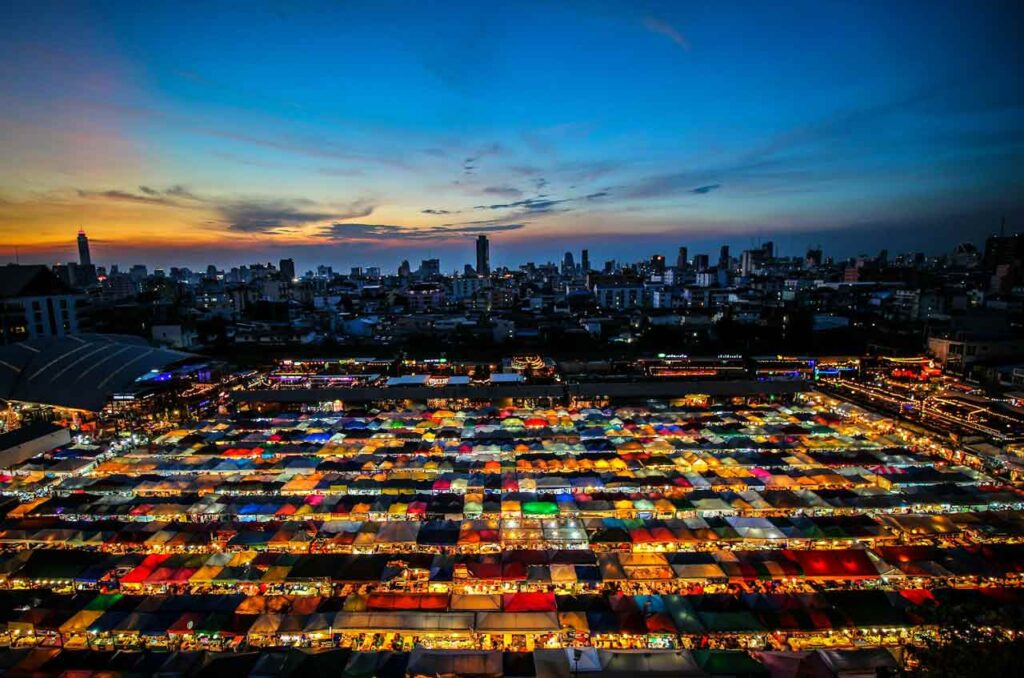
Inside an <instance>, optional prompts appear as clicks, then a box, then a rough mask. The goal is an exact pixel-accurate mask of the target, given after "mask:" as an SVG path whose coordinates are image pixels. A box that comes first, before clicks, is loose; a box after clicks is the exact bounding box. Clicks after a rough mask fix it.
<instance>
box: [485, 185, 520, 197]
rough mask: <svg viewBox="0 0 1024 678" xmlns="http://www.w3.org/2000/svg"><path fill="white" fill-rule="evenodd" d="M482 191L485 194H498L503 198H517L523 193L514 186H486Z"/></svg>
mask: <svg viewBox="0 0 1024 678" xmlns="http://www.w3.org/2000/svg"><path fill="white" fill-rule="evenodd" d="M482 192H483V193H484V194H486V195H498V196H501V197H503V198H518V197H519V196H521V195H522V194H523V192H522V191H520V190H519V189H518V188H515V187H514V186H488V187H487V188H485V189H484V190H483V191H482Z"/></svg>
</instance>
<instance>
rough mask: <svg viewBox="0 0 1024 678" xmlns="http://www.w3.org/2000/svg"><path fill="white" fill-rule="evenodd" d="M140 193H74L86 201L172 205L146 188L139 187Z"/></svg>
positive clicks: (80, 191) (168, 200)
mask: <svg viewBox="0 0 1024 678" xmlns="http://www.w3.org/2000/svg"><path fill="white" fill-rule="evenodd" d="M139 189H140V191H141V192H140V193H132V192H131V191H118V190H110V191H86V190H81V189H79V190H78V191H76V193H78V197H80V198H86V199H102V200H114V201H117V202H134V203H139V204H143V205H172V204H174V201H173V200H170V199H168V198H166V197H164V196H161V195H159V194H158V193H150V192H149V191H150V190H152V189H149V188H148V187H147V186H140V187H139Z"/></svg>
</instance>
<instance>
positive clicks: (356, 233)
mask: <svg viewBox="0 0 1024 678" xmlns="http://www.w3.org/2000/svg"><path fill="white" fill-rule="evenodd" d="M525 226H526V224H524V223H514V224H507V223H494V222H481V223H476V222H469V223H466V224H449V225H445V226H427V227H422V226H399V225H396V224H362V223H353V222H343V223H335V224H330V225H328V226H324V227H323V228H322V229H320V231H319V235H320V236H321V237H324V238H327V239H329V240H332V241H335V242H337V241H341V242H344V241H367V240H381V241H395V242H397V241H417V240H449V239H453V238H465V237H469V236H476V235H485V234H488V233H501V232H506V231H517V230H519V229H521V228H524V227H525Z"/></svg>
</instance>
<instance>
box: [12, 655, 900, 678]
mask: <svg viewBox="0 0 1024 678" xmlns="http://www.w3.org/2000/svg"><path fill="white" fill-rule="evenodd" d="M899 665H900V655H899V653H895V654H894V653H892V652H890V651H888V650H884V649H878V650H817V651H808V652H770V651H762V652H746V651H742V650H695V651H686V650H678V651H664V652H650V651H644V652H632V651H613V650H593V649H590V648H584V649H582V650H580V651H578V652H577V651H573V650H538V651H536V652H533V653H523V652H501V651H480V650H442V649H430V648H417V649H415V650H413V651H411V652H392V651H381V652H374V651H353V650H349V649H328V650H316V651H313V650H299V649H289V650H264V651H255V652H239V653H214V652H208V651H203V650H193V651H175V652H132V651H109V652H104V651H89V652H85V651H73V650H59V649H25V650H15V651H12V652H9V653H7V654H6V655H4V656H3V657H2V658H0V670H3V671H4V673H5V675H11V676H19V675H26V674H31V675H36V676H63V675H70V674H68V673H67V672H70V671H74V675H76V676H81V677H82V678H87V677H91V676H104V677H106V678H120V676H129V675H174V676H180V677H181V678H204V677H207V676H211V677H215V676H225V675H231V676H252V677H253V678H264V677H269V676H282V677H284V676H308V675H334V676H341V677H343V678H374V677H376V678H406V676H410V677H413V678H419V677H430V678H435V677H436V676H454V675H474V676H479V677H480V678H513V677H515V678H570V676H590V677H593V678H598V677H603V678H619V677H621V678H627V677H629V678H632V677H633V676H636V675H637V674H646V675H662V676H675V677H679V678H703V677H705V676H737V675H741V676H765V677H766V678H791V677H792V676H807V677H808V678H832V677H833V676H840V675H845V676H849V675H877V674H878V673H879V672H880V671H891V670H895V669H896V668H897V667H898V666H899Z"/></svg>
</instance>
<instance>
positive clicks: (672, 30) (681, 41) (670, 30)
mask: <svg viewBox="0 0 1024 678" xmlns="http://www.w3.org/2000/svg"><path fill="white" fill-rule="evenodd" d="M644 27H645V28H646V29H647V30H649V31H650V32H652V33H657V34H659V35H664V36H665V37H667V38H668V39H669V40H671V41H672V42H674V43H676V45H678V46H679V47H681V48H683V49H684V50H686V51H687V52H689V51H690V41H689V40H687V39H686V38H685V37H684V36H683V34H682V33H680V32H679V31H678V29H676V27H675V26H673V25H672V24H670V23H669V22H667V21H665V20H664V19H659V18H657V17H653V16H649V17H647V18H646V19H644Z"/></svg>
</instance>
